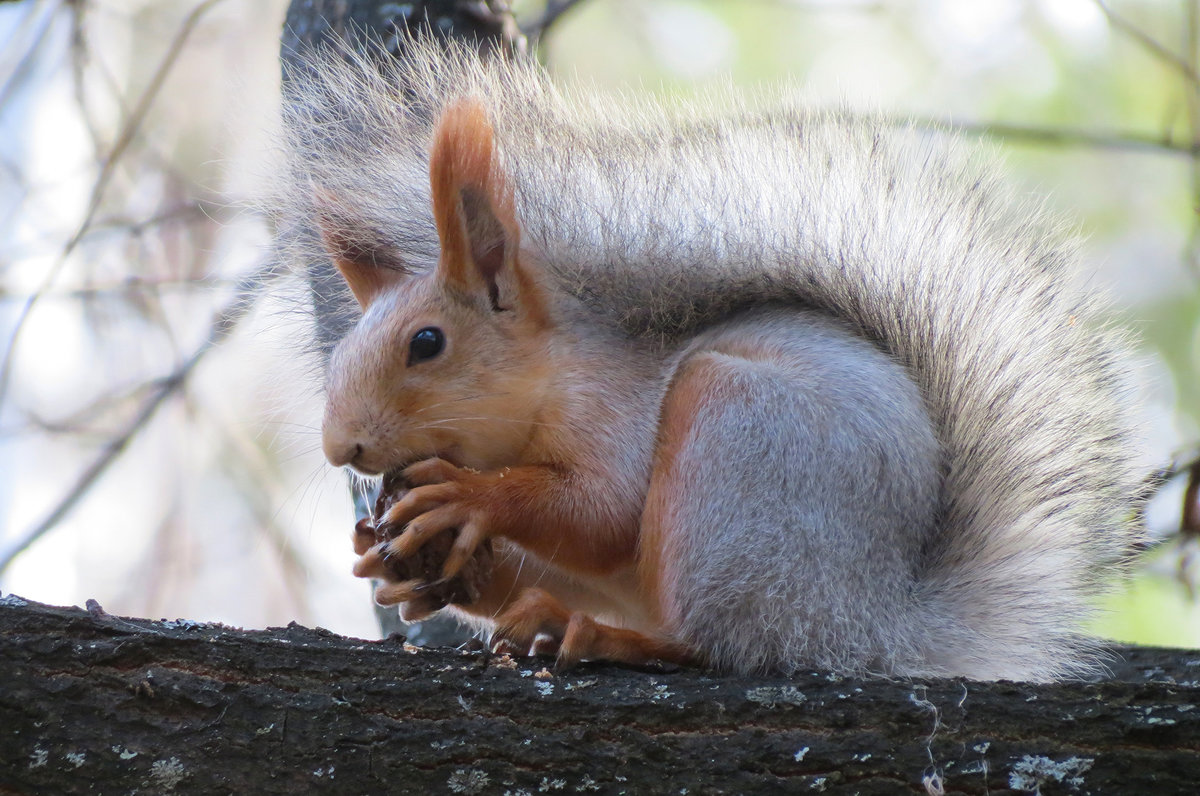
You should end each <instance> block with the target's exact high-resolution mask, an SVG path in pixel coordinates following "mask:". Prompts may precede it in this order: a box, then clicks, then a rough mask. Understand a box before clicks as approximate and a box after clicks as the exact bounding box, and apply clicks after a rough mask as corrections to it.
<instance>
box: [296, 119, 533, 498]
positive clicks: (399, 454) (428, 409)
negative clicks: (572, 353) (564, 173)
mask: <svg viewBox="0 0 1200 796" xmlns="http://www.w3.org/2000/svg"><path fill="white" fill-rule="evenodd" d="M430 183H431V196H432V200H433V217H434V222H435V224H436V227H437V233H438V239H439V243H440V246H441V251H440V255H439V259H438V263H437V266H436V267H435V268H434V269H433V270H432V271H426V272H422V273H414V272H412V271H411V270H410V269H406V268H405V265H404V263H403V260H402V256H401V255H400V254H398V253H397V252H396V251H395V250H394V249H393V248H389V247H387V246H385V245H382V244H376V243H373V242H372V235H371V233H370V232H369V231H365V230H361V229H355V226H354V223H353V222H352V221H348V220H347V215H346V214H345V213H344V212H342V211H341V210H340V209H339V205H338V202H337V197H331V196H326V195H324V194H322V192H321V191H320V190H318V192H317V198H316V203H317V206H318V211H317V215H318V218H319V224H320V227H321V233H322V238H323V240H324V243H325V246H326V248H327V249H328V250H329V253H330V255H331V257H332V258H333V261H334V264H335V265H336V266H337V269H338V270H339V271H340V272H341V274H342V276H343V277H344V278H345V280H346V283H347V284H348V286H349V287H350V291H351V292H352V293H353V294H354V297H355V298H356V299H357V300H358V303H359V304H360V305H361V306H362V309H363V316H362V319H361V320H360V321H359V323H358V324H357V325H356V326H355V327H354V329H353V330H352V331H351V332H350V333H349V334H348V335H347V336H346V338H345V339H343V340H342V342H341V343H339V344H338V346H337V348H336V349H334V352H333V354H332V356H331V358H330V363H329V370H328V373H327V378H326V388H327V396H326V406H325V419H324V423H323V427H322V438H323V445H324V450H325V456H326V457H327V458H328V459H329V461H330V462H331V463H332V464H334V465H338V466H342V465H350V466H352V467H354V468H355V469H356V470H359V471H360V472H363V473H366V474H370V475H374V474H379V473H384V472H387V471H389V470H392V469H395V468H397V467H402V466H404V465H406V464H409V463H411V462H413V461H416V460H419V459H423V458H428V457H431V456H441V457H442V458H445V459H448V460H450V461H451V462H453V463H455V464H458V465H460V466H467V467H475V468H478V469H494V468H497V467H502V466H505V465H507V464H511V463H515V459H516V457H517V456H518V455H519V454H520V453H521V452H522V450H524V448H525V447H526V446H527V445H528V444H529V441H530V438H531V436H532V435H533V434H534V433H535V431H536V428H537V425H538V419H537V418H538V412H539V407H540V406H541V404H542V398H543V395H544V394H545V391H546V389H547V385H548V384H549V376H550V372H549V371H550V368H549V365H548V362H547V359H548V358H547V356H546V354H547V346H548V345H549V340H550V335H549V330H550V328H551V320H550V315H549V311H548V307H547V304H546V301H545V297H544V294H543V292H542V288H541V286H540V284H539V278H538V274H537V273H536V271H535V269H534V268H533V267H531V266H530V265H529V264H527V263H525V262H523V261H522V259H521V257H520V256H519V252H518V249H519V244H520V228H519V226H518V223H517V218H516V215H515V212H514V202H513V195H512V189H511V187H510V185H509V182H508V179H507V178H506V176H505V175H504V174H503V173H502V172H501V170H500V167H499V163H498V157H497V155H496V150H495V143H494V140H493V133H492V127H491V124H490V123H489V121H488V118H487V115H486V113H485V111H484V109H483V106H482V105H481V104H480V103H479V102H478V101H476V100H463V101H460V102H458V103H456V104H454V105H451V106H450V107H448V108H447V109H446V110H445V111H444V112H443V114H442V116H441V118H440V120H439V121H438V124H437V126H436V129H435V134H434V144H433V150H432V153H431V157H430Z"/></svg>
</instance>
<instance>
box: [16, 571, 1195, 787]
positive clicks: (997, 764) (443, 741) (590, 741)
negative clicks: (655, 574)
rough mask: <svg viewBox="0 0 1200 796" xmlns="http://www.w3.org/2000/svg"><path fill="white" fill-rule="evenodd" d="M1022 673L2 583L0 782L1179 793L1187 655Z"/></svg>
mask: <svg viewBox="0 0 1200 796" xmlns="http://www.w3.org/2000/svg"><path fill="white" fill-rule="evenodd" d="M1117 652H1118V654H1119V656H1118V657H1116V658H1114V661H1113V664H1112V669H1113V672H1114V677H1113V678H1111V679H1106V680H1104V681H1101V682H1094V683H1070V684H1064V685H1028V684H1022V683H974V682H965V681H961V680H931V681H925V682H911V681H900V680H898V681H887V680H882V679H844V678H840V677H834V676H830V675H828V674H800V675H797V676H795V677H791V678H786V679H785V678H757V677H756V678H738V677H718V676H714V675H711V674H708V673H705V672H702V671H698V670H693V669H674V670H663V671H657V672H647V671H634V670H630V669H625V668H618V667H613V666H599V665H584V666H581V667H579V668H578V669H575V670H573V671H570V672H565V673H558V674H551V673H550V672H543V671H542V669H543V666H544V665H545V663H544V662H541V661H534V660H515V661H514V660H512V659H508V658H492V657H490V656H488V655H486V654H482V653H471V654H468V653H461V652H456V651H447V650H420V649H418V648H415V647H409V646H407V645H405V644H403V643H402V642H400V641H397V640H390V641H376V642H364V641H360V640H357V639H348V638H342V637H340V636H337V635H334V634H332V633H329V632H327V631H323V630H309V629H306V628H302V627H298V626H294V625H293V626H289V627H287V628H274V629H270V630H267V631H243V630H237V629H233V628H228V627H224V626H221V625H209V624H199V623H194V622H182V621H177V622H151V621H147V620H142V619H122V618H118V617H114V616H109V615H107V614H104V613H103V611H101V610H99V608H98V607H97V606H94V605H93V606H92V608H91V610H89V611H82V610H79V609H77V608H51V607H48V606H43V605H38V604H35V603H26V602H25V601H23V600H21V599H19V598H16V597H13V596H11V595H10V596H8V597H5V598H0V683H2V685H0V761H3V762H2V763H0V793H17V794H51V793H53V794H59V793H133V792H135V791H136V792H139V793H169V792H173V791H174V792H179V793H239V794H241V793H245V794H272V793H287V794H294V793H337V794H342V793H346V794H357V793H414V794H440V793H465V794H493V793H494V794H503V793H513V794H518V793H527V794H536V793H544V792H562V793H600V794H621V793H628V794H654V793H689V794H726V793H728V794H741V793H785V792H786V793H808V792H813V793H817V792H826V793H859V794H897V793H926V794H937V793H943V792H945V793H971V794H1001V793H1014V792H1016V793H1030V792H1037V791H1039V790H1040V792H1041V793H1045V794H1050V793H1129V794H1194V793H1195V792H1196V783H1197V773H1198V772H1200V704H1198V703H1200V653H1198V652H1185V651H1179V650H1163V649H1135V648H1126V649H1121V650H1119V651H1117Z"/></svg>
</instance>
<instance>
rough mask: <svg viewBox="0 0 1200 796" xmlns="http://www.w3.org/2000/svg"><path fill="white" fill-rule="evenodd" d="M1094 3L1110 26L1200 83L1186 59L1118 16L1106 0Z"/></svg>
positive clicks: (1198, 75) (1193, 81)
mask: <svg viewBox="0 0 1200 796" xmlns="http://www.w3.org/2000/svg"><path fill="white" fill-rule="evenodd" d="M1092 1H1093V2H1094V3H1095V4H1096V5H1097V6H1098V7H1099V9H1100V10H1101V11H1102V12H1103V13H1104V16H1105V17H1106V18H1107V19H1108V24H1110V25H1112V26H1113V27H1114V28H1116V29H1117V30H1119V31H1121V32H1122V33H1124V34H1125V35H1126V36H1129V37H1130V38H1131V39H1133V40H1134V41H1136V42H1137V43H1138V44H1140V45H1142V47H1143V48H1145V49H1146V50H1147V51H1148V52H1150V54H1151V55H1153V56H1154V57H1156V58H1158V59H1159V60H1160V61H1162V62H1163V63H1164V64H1166V65H1167V66H1169V67H1171V68H1172V69H1174V70H1175V71H1177V72H1179V73H1180V74H1181V75H1183V76H1184V77H1185V78H1187V79H1188V80H1190V81H1191V82H1192V83H1200V74H1197V73H1196V70H1195V69H1194V68H1193V67H1192V65H1191V64H1190V63H1188V61H1187V59H1186V58H1181V57H1180V56H1178V55H1176V54H1175V53H1173V52H1171V51H1170V50H1168V49H1167V48H1166V47H1164V46H1163V45H1162V43H1161V42H1159V41H1157V40H1156V39H1155V38H1154V37H1152V36H1150V35H1149V34H1148V33H1146V32H1145V31H1144V30H1142V29H1141V28H1139V27H1138V26H1136V25H1134V24H1133V23H1132V22H1130V21H1129V20H1127V19H1125V18H1124V17H1122V16H1120V15H1119V14H1117V12H1115V11H1113V10H1112V9H1111V8H1109V7H1108V4H1107V3H1105V2H1104V0H1092Z"/></svg>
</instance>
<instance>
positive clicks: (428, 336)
mask: <svg viewBox="0 0 1200 796" xmlns="http://www.w3.org/2000/svg"><path fill="white" fill-rule="evenodd" d="M445 346H446V336H445V335H443V334H442V330H441V329H439V328H437V327H436V326H426V327H425V328H424V329H422V330H421V331H419V332H417V333H416V334H414V335H413V338H412V340H411V341H410V342H409V344H408V364H409V365H412V364H414V363H416V362H424V361H425V360H426V359H433V358H434V357H436V356H437V355H438V354H440V353H442V349H443V348H444V347H445Z"/></svg>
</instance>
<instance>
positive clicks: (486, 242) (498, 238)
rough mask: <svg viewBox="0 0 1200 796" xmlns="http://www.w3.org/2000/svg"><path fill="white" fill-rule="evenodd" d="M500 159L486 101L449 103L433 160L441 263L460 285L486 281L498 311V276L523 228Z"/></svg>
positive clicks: (437, 133)
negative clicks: (484, 102) (485, 105)
mask: <svg viewBox="0 0 1200 796" xmlns="http://www.w3.org/2000/svg"><path fill="white" fill-rule="evenodd" d="M496 161H497V158H496V148H495V134H494V131H493V129H492V124H491V121H490V120H489V119H488V115H487V111H486V109H485V108H484V106H483V103H482V102H481V101H480V100H479V99H477V98H466V99H461V100H458V101H457V102H455V103H453V104H451V105H449V106H448V107H447V108H446V109H445V110H444V111H443V112H442V115H441V117H440V119H439V120H438V124H437V129H436V131H435V133H434V141H433V152H432V154H431V156H430V163H429V177H430V184H431V192H432V196H433V215H434V220H435V221H436V223H437V228H438V237H439V238H440V239H441V244H442V265H443V268H444V270H445V272H446V276H447V278H448V279H449V281H450V282H451V284H453V285H454V286H455V287H456V288H459V289H464V290H467V291H470V290H472V289H473V288H477V287H479V286H481V285H482V286H484V287H485V289H486V291H487V293H488V295H489V297H490V299H491V302H492V304H493V306H494V307H496V308H497V309H499V307H498V306H497V302H498V301H499V298H498V289H497V287H496V279H497V275H498V273H499V272H500V270H501V269H502V268H503V267H504V266H505V264H506V263H508V262H509V261H510V260H511V259H512V258H514V257H515V254H516V246H517V243H518V239H519V234H520V232H519V226H518V224H517V220H516V215H515V212H514V210H513V196H512V190H511V188H510V186H509V184H508V181H507V178H506V177H505V175H504V174H503V172H502V171H501V170H500V169H499V167H498V164H497V162H496Z"/></svg>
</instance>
